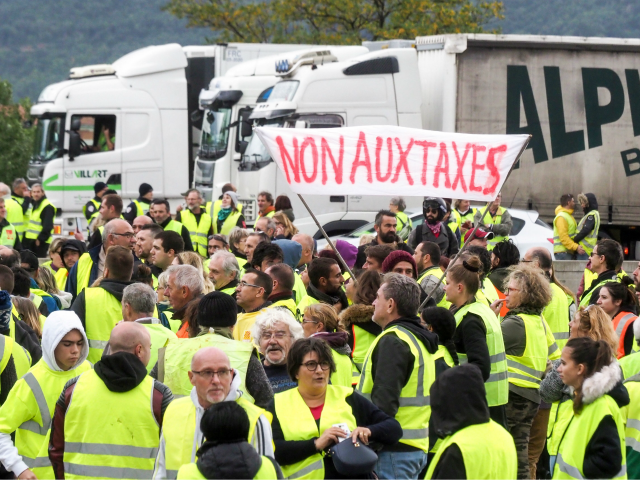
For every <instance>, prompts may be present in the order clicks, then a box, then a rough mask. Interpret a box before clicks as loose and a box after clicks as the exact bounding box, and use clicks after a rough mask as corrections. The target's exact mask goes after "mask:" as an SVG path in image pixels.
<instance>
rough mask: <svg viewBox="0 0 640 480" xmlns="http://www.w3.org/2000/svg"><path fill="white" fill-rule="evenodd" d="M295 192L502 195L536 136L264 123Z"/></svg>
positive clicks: (265, 136) (266, 139) (263, 132)
mask: <svg viewBox="0 0 640 480" xmlns="http://www.w3.org/2000/svg"><path fill="white" fill-rule="evenodd" d="M256 132H257V134H258V136H259V137H260V140H262V143H264V145H265V146H266V147H267V149H268V150H269V153H271V156H272V158H273V159H274V161H275V162H276V163H277V164H278V167H280V169H281V170H282V172H283V174H284V176H285V178H286V180H287V182H288V183H289V185H290V186H291V189H292V190H293V191H294V192H295V193H300V194H306V195H389V196H392V195H404V196H434V197H446V198H463V199H466V200H476V201H490V200H494V199H495V197H496V196H497V195H498V193H499V192H500V189H501V188H502V185H503V184H504V181H505V180H506V177H507V175H508V174H509V171H510V170H511V166H512V165H513V164H514V163H515V161H516V160H517V159H518V155H519V154H520V153H521V152H522V150H523V147H524V145H525V144H526V142H527V139H528V138H529V136H528V135H472V134H465V133H444V132H432V131H428V130H419V129H415V128H404V127H394V126H366V127H346V128H319V129H297V128H273V127H259V128H257V129H256Z"/></svg>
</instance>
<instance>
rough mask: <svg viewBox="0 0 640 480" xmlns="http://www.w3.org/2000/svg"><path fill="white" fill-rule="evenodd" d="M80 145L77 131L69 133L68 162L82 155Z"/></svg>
mask: <svg viewBox="0 0 640 480" xmlns="http://www.w3.org/2000/svg"><path fill="white" fill-rule="evenodd" d="M72 125H73V124H72ZM81 143H82V141H81V139H80V133H79V132H78V131H77V130H71V131H69V160H73V159H74V158H76V157H79V156H80V155H81V154H82V148H81Z"/></svg>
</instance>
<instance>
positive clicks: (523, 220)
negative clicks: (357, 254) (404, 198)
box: [318, 206, 553, 258]
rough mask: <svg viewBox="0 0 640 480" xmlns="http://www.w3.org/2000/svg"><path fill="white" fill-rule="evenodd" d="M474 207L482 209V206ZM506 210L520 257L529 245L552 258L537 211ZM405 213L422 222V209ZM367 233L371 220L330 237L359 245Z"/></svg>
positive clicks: (547, 230) (322, 242)
mask: <svg viewBox="0 0 640 480" xmlns="http://www.w3.org/2000/svg"><path fill="white" fill-rule="evenodd" d="M476 208H483V209H484V206H483V207H476ZM508 210H509V213H510V214H511V219H512V220H513V228H512V229H511V234H510V235H509V238H510V239H511V240H512V241H513V243H514V244H515V245H516V246H517V247H518V250H519V251H520V258H522V257H524V254H525V253H526V251H527V250H529V249H530V248H531V247H543V248H546V249H547V250H549V253H550V254H551V258H553V228H551V227H550V226H549V225H548V224H546V223H545V222H543V221H542V220H540V218H538V217H539V215H538V212H536V211H535V210H518V209H515V208H509V209H508ZM405 213H406V214H407V216H408V217H409V218H410V219H411V222H413V228H416V227H417V226H419V225H422V222H424V216H423V215H422V210H415V209H414V210H406V211H405ZM367 234H375V231H374V229H373V222H370V223H367V224H365V225H363V226H362V227H360V228H357V229H356V230H354V231H353V232H351V233H347V234H346V235H339V236H336V237H331V240H334V241H335V240H339V239H341V240H346V241H347V242H349V243H352V244H353V245H355V246H358V245H360V237H361V236H363V235H367ZM326 244H327V241H326V240H325V239H324V238H322V239H320V240H318V250H322V249H323V248H324V247H325V245H326Z"/></svg>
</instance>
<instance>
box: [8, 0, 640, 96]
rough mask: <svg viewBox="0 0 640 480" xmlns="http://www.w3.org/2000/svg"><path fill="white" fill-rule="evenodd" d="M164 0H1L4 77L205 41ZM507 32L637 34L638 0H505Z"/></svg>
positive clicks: (32, 83)
mask: <svg viewBox="0 0 640 480" xmlns="http://www.w3.org/2000/svg"><path fill="white" fill-rule="evenodd" d="M165 3H166V0H127V1H122V0H64V1H50V0H0V18H1V19H2V22H1V23H0V78H2V79H5V80H8V81H10V82H11V83H12V85H13V91H14V98H16V99H17V98H21V97H24V96H29V97H31V99H32V100H36V99H37V96H38V95H39V93H40V91H41V90H42V88H43V87H45V86H46V85H47V84H49V83H52V82H55V81H59V80H62V79H64V78H66V76H67V75H68V72H69V68H71V67H73V66H79V65H88V64H93V63H109V62H112V61H114V60H115V59H117V58H118V57H120V56H121V55H123V54H125V53H128V52H130V51H132V50H135V49H136V48H140V47H143V46H147V45H153V44H162V43H168V42H178V43H180V44H183V45H187V44H198V43H203V42H204V41H205V37H206V36H207V35H208V30H204V29H187V28H186V27H185V22H183V21H181V20H178V19H176V18H174V17H173V16H171V15H170V14H169V13H166V12H164V11H162V10H161V6H162V5H163V4H165ZM504 4H505V17H506V18H505V19H504V20H503V21H501V22H497V23H496V24H492V25H489V26H488V27H489V28H502V31H503V33H529V34H548V35H580V36H616V37H640V1H637V0H504Z"/></svg>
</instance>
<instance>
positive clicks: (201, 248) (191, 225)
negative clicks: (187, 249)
mask: <svg viewBox="0 0 640 480" xmlns="http://www.w3.org/2000/svg"><path fill="white" fill-rule="evenodd" d="M180 221H181V222H182V224H183V225H184V226H185V227H187V230H189V236H190V237H191V243H192V244H193V250H194V251H196V252H198V253H199V254H200V255H201V256H203V257H206V256H207V235H208V234H209V230H210V229H211V217H210V216H208V215H207V214H206V213H205V212H202V214H201V215H200V222H197V221H196V216H195V215H194V214H193V213H191V210H189V209H187V210H183V211H182V212H180ZM178 233H180V232H178Z"/></svg>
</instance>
